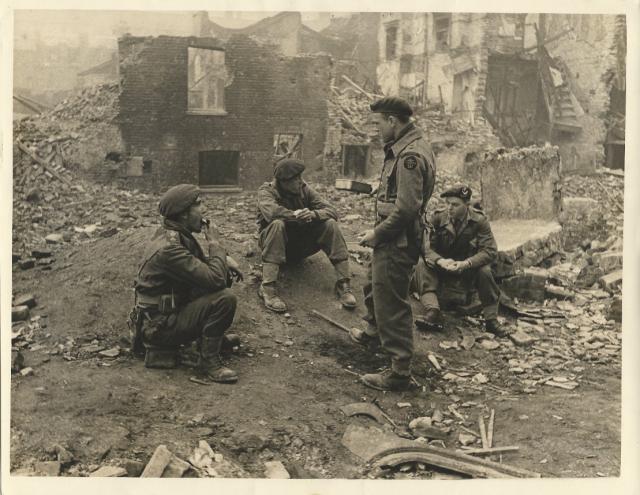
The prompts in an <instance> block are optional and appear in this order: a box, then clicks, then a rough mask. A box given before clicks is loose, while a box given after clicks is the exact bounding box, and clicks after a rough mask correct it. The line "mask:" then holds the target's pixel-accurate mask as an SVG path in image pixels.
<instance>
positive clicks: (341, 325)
mask: <svg viewBox="0 0 640 495" xmlns="http://www.w3.org/2000/svg"><path fill="white" fill-rule="evenodd" d="M311 314H313V315H314V316H317V317H318V318H320V319H322V320H324V321H326V322H328V323H331V324H332V325H333V326H334V327H337V328H339V329H340V330H343V331H345V332H347V333H350V331H349V329H348V328H347V327H345V326H344V325H343V324H342V323H338V322H337V321H335V320H332V319H331V318H329V317H328V316H327V315H324V314H322V313H321V312H320V311H316V310H315V309H313V310H311Z"/></svg>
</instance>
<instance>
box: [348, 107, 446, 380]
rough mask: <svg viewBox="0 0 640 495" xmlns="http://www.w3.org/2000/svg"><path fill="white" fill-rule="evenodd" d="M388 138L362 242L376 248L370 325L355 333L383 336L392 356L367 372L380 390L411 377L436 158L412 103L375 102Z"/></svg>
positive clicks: (363, 340) (362, 337)
mask: <svg viewBox="0 0 640 495" xmlns="http://www.w3.org/2000/svg"><path fill="white" fill-rule="evenodd" d="M371 111H372V112H373V114H374V117H375V122H376V124H377V126H378V130H379V132H380V135H381V137H382V139H383V141H384V142H385V145H384V152H385V157H384V166H383V168H382V175H381V178H380V187H379V189H378V193H377V197H376V224H375V228H374V229H373V230H369V231H367V232H365V233H364V234H363V237H362V238H361V240H360V243H361V244H362V245H364V246H369V247H372V248H373V259H372V262H371V266H370V268H369V273H368V278H369V283H368V284H366V285H365V287H364V295H365V304H366V306H367V310H368V314H367V316H365V320H367V321H368V322H369V323H370V324H369V326H368V328H367V329H366V330H364V331H362V330H361V331H355V330H353V331H352V332H351V337H352V339H353V340H355V341H356V342H358V343H360V344H364V345H368V344H374V343H377V342H378V341H379V343H380V344H382V347H383V349H384V350H385V351H386V352H387V353H388V354H389V355H390V356H391V370H390V371H389V372H384V373H376V374H367V375H364V376H363V377H362V381H363V382H364V384H365V385H367V386H368V387H371V388H375V389H377V390H404V389H405V388H407V386H408V385H409V382H410V378H411V358H412V356H413V315H412V313H411V304H410V302H409V284H410V281H411V275H412V272H413V267H414V266H415V265H416V263H417V262H418V257H419V256H420V251H421V247H422V246H421V244H422V232H423V226H422V222H421V215H422V212H423V211H424V209H425V208H426V205H427V202H428V201H429V198H430V197H431V194H432V193H433V188H434V185H435V173H436V169H435V157H434V154H433V151H432V150H431V146H430V145H429V144H428V143H427V142H426V141H425V140H424V138H423V135H422V131H421V130H420V129H418V128H417V127H416V126H415V124H414V123H413V122H412V121H411V119H410V117H411V115H413V110H412V109H411V107H410V106H409V104H408V103H407V102H406V101H404V100H402V99H400V98H394V97H387V98H383V99H381V100H379V101H376V102H375V103H372V104H371Z"/></svg>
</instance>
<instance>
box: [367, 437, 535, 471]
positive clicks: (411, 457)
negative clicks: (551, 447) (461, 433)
mask: <svg viewBox="0 0 640 495" xmlns="http://www.w3.org/2000/svg"><path fill="white" fill-rule="evenodd" d="M372 462H373V465H374V467H384V466H398V465H400V464H405V463H407V462H422V463H425V464H429V465H431V466H435V467H439V468H443V469H448V470H451V471H455V472H458V473H462V474H466V475H468V476H472V477H475V478H539V477H540V474H539V473H535V472H532V471H528V470H526V469H521V468H516V467H513V466H509V465H506V464H500V463H497V462H493V461H489V460H486V459H479V458H477V457H473V456H470V455H467V454H464V453H458V452H454V451H450V450H446V449H441V448H438V447H432V446H430V445H421V446H418V445H416V446H406V447H404V446H403V447H395V448H390V449H386V450H383V451H381V452H380V453H379V454H377V455H376V456H375V457H374V458H373V459H372Z"/></svg>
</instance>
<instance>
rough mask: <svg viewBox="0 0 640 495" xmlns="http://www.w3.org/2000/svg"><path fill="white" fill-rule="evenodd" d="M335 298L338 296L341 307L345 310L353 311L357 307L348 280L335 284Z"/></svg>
mask: <svg viewBox="0 0 640 495" xmlns="http://www.w3.org/2000/svg"><path fill="white" fill-rule="evenodd" d="M336 296H338V300H339V301H340V304H342V307H344V308H346V309H353V308H355V307H356V305H357V301H356V297H355V296H354V295H353V291H352V290H351V284H350V283H349V279H348V278H344V279H342V280H338V281H337V282H336Z"/></svg>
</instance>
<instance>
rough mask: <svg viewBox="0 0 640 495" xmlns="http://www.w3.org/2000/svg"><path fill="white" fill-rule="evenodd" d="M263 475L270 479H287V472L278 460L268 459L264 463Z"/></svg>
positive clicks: (288, 476)
mask: <svg viewBox="0 0 640 495" xmlns="http://www.w3.org/2000/svg"><path fill="white" fill-rule="evenodd" d="M264 475H265V477H267V478H270V479H279V480H288V479H290V478H291V476H290V475H289V472H288V471H287V469H286V468H285V467H284V465H283V464H282V463H281V462H280V461H268V462H265V463H264Z"/></svg>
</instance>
